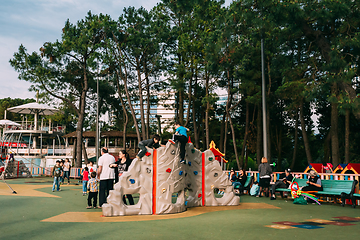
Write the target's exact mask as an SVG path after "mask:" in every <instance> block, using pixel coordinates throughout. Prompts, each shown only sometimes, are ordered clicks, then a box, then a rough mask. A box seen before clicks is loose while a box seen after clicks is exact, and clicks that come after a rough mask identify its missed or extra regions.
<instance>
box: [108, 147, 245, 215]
mask: <svg viewBox="0 0 360 240" xmlns="http://www.w3.org/2000/svg"><path fill="white" fill-rule="evenodd" d="M179 145H180V143H175V144H172V143H171V142H168V143H167V144H166V147H160V148H158V149H157V150H153V149H149V148H148V154H147V155H146V156H144V157H143V158H142V160H141V161H139V160H138V159H134V160H133V162H132V163H131V165H130V167H129V170H128V171H127V172H126V173H124V174H123V175H122V176H121V177H120V178H119V182H118V183H117V184H115V186H114V190H112V191H110V194H109V196H108V198H107V204H103V206H102V211H103V215H104V216H107V217H108V216H119V215H142V214H169V213H179V212H183V211H185V210H186V208H187V207H198V206H225V205H239V202H240V198H239V197H238V196H235V194H234V192H233V187H232V184H231V182H230V181H229V179H228V177H227V174H226V173H224V172H223V171H222V170H221V166H220V164H219V162H218V161H216V160H215V156H214V154H213V153H212V151H211V150H207V151H205V152H200V151H199V150H197V149H195V148H194V146H193V144H192V143H187V144H186V157H185V158H186V164H181V163H180V162H179V160H180V149H179ZM215 189H224V195H223V197H222V198H216V197H215V193H214V190H215ZM186 190H187V191H186ZM134 193H139V194H140V197H139V201H138V203H137V204H135V205H125V204H124V203H123V200H122V199H123V195H124V194H134ZM173 195H175V196H177V199H176V202H175V203H173Z"/></svg>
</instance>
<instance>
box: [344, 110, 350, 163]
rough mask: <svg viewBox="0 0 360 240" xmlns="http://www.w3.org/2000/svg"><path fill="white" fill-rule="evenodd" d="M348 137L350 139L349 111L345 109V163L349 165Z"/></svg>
mask: <svg viewBox="0 0 360 240" xmlns="http://www.w3.org/2000/svg"><path fill="white" fill-rule="evenodd" d="M349 137H350V109H349V108H347V109H346V114H345V163H346V164H348V163H350V154H349V150H350V143H349Z"/></svg>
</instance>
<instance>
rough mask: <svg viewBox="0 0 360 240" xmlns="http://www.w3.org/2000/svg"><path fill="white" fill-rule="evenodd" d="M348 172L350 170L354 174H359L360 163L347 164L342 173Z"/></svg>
mask: <svg viewBox="0 0 360 240" xmlns="http://www.w3.org/2000/svg"><path fill="white" fill-rule="evenodd" d="M348 170H352V171H353V172H354V173H355V174H360V163H349V164H348V165H347V166H346V168H345V169H344V173H345V171H348Z"/></svg>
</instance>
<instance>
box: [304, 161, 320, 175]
mask: <svg viewBox="0 0 360 240" xmlns="http://www.w3.org/2000/svg"><path fill="white" fill-rule="evenodd" d="M311 169H313V170H315V171H316V172H317V173H322V172H324V171H323V164H322V163H310V164H309V166H308V167H307V168H306V170H305V172H308V171H310V170H311Z"/></svg>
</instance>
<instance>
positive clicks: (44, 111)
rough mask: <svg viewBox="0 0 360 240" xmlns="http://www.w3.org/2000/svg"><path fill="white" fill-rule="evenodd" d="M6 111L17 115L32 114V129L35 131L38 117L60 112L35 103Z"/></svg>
mask: <svg viewBox="0 0 360 240" xmlns="http://www.w3.org/2000/svg"><path fill="white" fill-rule="evenodd" d="M7 111H9V112H14V113H19V114H34V127H35V130H37V122H38V116H39V115H54V114H55V113H57V112H59V111H60V110H58V109H56V108H53V107H50V106H49V105H46V104H40V103H37V102H32V103H27V104H23V105H20V106H16V107H11V108H8V109H7Z"/></svg>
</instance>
